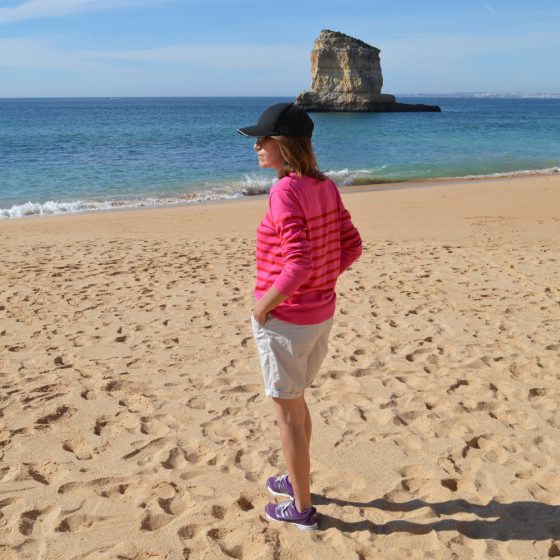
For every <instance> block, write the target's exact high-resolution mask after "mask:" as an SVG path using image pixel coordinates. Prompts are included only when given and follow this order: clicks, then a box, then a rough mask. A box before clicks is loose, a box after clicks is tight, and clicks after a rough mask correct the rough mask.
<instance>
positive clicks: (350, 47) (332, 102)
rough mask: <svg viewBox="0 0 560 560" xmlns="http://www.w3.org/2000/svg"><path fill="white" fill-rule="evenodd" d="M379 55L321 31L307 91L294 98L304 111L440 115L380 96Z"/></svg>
mask: <svg viewBox="0 0 560 560" xmlns="http://www.w3.org/2000/svg"><path fill="white" fill-rule="evenodd" d="M380 52H381V51H380V50H379V49H377V48H375V47H373V46H371V45H368V44H367V43H364V42H363V41H360V40H359V39H355V38H354V37H350V36H349V35H345V34H344V33H338V32H337V31H330V30H328V29H324V30H323V31H321V33H320V34H319V37H318V38H317V39H316V40H315V43H314V45H313V50H312V51H311V91H306V92H304V93H301V94H300V95H298V97H297V99H296V103H297V105H299V106H300V107H302V108H303V109H305V110H306V111H379V112H381V111H383V112H385V111H440V110H441V109H440V108H439V107H437V106H435V105H410V104H407V103H397V102H396V100H395V97H394V96H393V95H389V94H383V93H381V87H382V86H383V75H382V74H381V61H380V59H379V53H380Z"/></svg>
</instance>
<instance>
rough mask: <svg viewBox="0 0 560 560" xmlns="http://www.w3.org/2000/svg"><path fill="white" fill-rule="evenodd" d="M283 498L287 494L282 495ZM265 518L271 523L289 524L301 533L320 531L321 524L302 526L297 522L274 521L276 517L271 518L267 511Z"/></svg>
mask: <svg viewBox="0 0 560 560" xmlns="http://www.w3.org/2000/svg"><path fill="white" fill-rule="evenodd" d="M282 495H283V496H284V495H285V494H282ZM264 514H265V516H266V518H267V519H270V521H276V522H277V523H287V524H288V525H294V526H295V527H297V528H298V529H299V530H300V531H318V530H319V524H318V523H315V524H313V525H301V524H300V523H296V522H295V521H287V520H285V519H274V517H270V515H268V513H266V511H265V512H264Z"/></svg>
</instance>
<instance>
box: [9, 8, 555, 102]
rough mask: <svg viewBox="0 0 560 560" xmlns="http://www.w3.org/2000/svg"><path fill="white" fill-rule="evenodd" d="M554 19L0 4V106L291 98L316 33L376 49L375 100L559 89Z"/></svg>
mask: <svg viewBox="0 0 560 560" xmlns="http://www.w3.org/2000/svg"><path fill="white" fill-rule="evenodd" d="M559 22H560V2H559V1H558V0H541V1H538V0H536V1H534V2H527V1H526V0H525V1H521V0H422V1H419V0H392V1H391V2H388V1H387V0H383V1H377V0H344V1H342V0H336V1H335V0H310V1H306V0H299V1H293V0H283V1H282V2H274V1H270V0H258V1H257V0H134V1H133V0H27V1H25V0H7V1H2V0H0V97H56V96H191V95H194V96H198V95H201V96H206V95H211V96H229V95H234V96H236V95H240V96H246V95H259V96H261V95H264V96H295V95H297V94H298V93H300V92H301V91H304V90H306V89H309V85H310V63H309V53H310V51H311V48H312V46H313V41H314V39H315V38H316V37H317V35H318V34H319V32H320V30H321V29H333V30H336V31H342V32H344V33H347V34H349V35H352V36H354V37H358V38H359V39H362V40H364V41H366V42H368V43H370V44H373V45H375V46H376V47H378V48H379V49H381V65H382V70H383V77H384V87H383V92H385V93H394V94H406V93H452V92H465V91H492V92H502V93H506V92H526V93H537V92H542V93H560V56H559V53H560V33H559V32H558V25H559Z"/></svg>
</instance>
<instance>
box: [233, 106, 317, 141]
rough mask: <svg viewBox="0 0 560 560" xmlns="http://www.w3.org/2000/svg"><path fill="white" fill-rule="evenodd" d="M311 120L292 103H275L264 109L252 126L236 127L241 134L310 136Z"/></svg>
mask: <svg viewBox="0 0 560 560" xmlns="http://www.w3.org/2000/svg"><path fill="white" fill-rule="evenodd" d="M313 126H314V125H313V121H312V120H311V118H310V117H309V115H308V114H307V113H306V112H305V111H304V110H303V109H302V108H301V107H298V106H297V105H295V104H294V103H277V104H276V105H271V106H270V107H269V108H268V109H265V111H264V112H263V114H262V115H261V116H260V117H259V122H258V123H257V124H256V125H254V126H246V127H245V128H238V129H237V132H239V134H243V136H303V137H305V138H311V135H312V134H313Z"/></svg>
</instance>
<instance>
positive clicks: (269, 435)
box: [0, 174, 560, 560]
mask: <svg viewBox="0 0 560 560" xmlns="http://www.w3.org/2000/svg"><path fill="white" fill-rule="evenodd" d="M413 187H414V185H403V188H397V187H394V186H391V187H390V188H386V189H381V190H371V189H369V190H368V189H355V190H354V191H353V192H346V191H343V200H344V202H345V204H346V205H347V207H348V209H349V210H350V212H351V214H352V217H353V220H354V223H355V225H356V226H357V227H358V228H359V230H360V232H361V234H362V237H363V241H364V254H363V256H362V258H361V259H360V260H359V261H358V262H357V263H356V264H355V265H354V266H353V267H352V268H351V269H350V271H348V272H347V273H346V275H344V276H343V277H342V278H341V279H340V280H339V284H338V311H337V314H336V316H335V323H334V327H333V331H332V335H331V345H330V351H329V354H328V357H327V358H326V360H325V363H324V365H323V368H322V370H321V372H320V374H319V375H318V377H317V378H316V382H315V384H314V386H313V387H312V388H311V389H310V390H309V392H308V395H307V397H308V402H309V405H310V410H311V414H312V416H313V421H314V441H313V446H312V492H313V498H314V502H315V504H316V506H317V508H318V510H319V512H320V515H321V521H320V523H321V530H320V531H319V532H317V533H313V534H308V533H304V532H300V531H298V530H297V529H296V528H294V527H286V526H283V525H281V524H273V523H271V522H269V521H267V520H266V519H265V518H264V515H263V507H264V505H265V504H266V503H268V502H269V501H270V499H271V498H270V496H269V495H268V493H267V491H266V489H265V487H264V483H265V480H266V477H267V476H271V475H275V474H279V473H281V472H283V470H284V465H283V459H282V456H281V453H280V448H279V439H278V434H277V428H276V426H275V423H274V416H273V410H272V407H271V403H270V402H268V401H267V399H265V398H264V396H263V394H262V388H261V377H260V370H259V364H258V357H257V352H256V348H255V345H254V342H253V339H252V335H251V326H250V312H251V309H252V289H253V281H254V244H255V229H256V227H257V224H258V222H259V221H260V219H261V217H262V215H263V214H264V212H265V209H266V204H267V200H266V197H254V198H251V199H247V200H243V201H235V202H227V203H219V204H205V205H197V206H182V207H173V208H163V209H146V210H134V211H132V210H131V211H114V212H108V213H92V214H82V215H67V216H53V217H46V218H29V219H20V220H16V219H14V220H5V221H1V222H0V251H1V254H2V263H1V265H0V278H1V284H0V381H1V392H0V403H1V404H0V459H1V460H0V557H1V558H2V560H15V559H17V560H28V559H29V560H38V559H41V560H71V559H76V560H77V559H87V560H93V559H96V560H97V559H107V560H109V559H117V558H119V559H130V560H148V559H149V560H156V559H169V560H179V559H181V560H184V559H189V560H197V559H208V560H214V559H222V558H223V559H231V558H234V559H238V560H241V559H243V560H257V559H258V560H260V559H262V560H265V559H267V560H268V559H271V560H272V559H273V560H287V559H297V560H316V559H319V558H320V559H321V560H331V559H332V560H341V559H344V560H346V559H356V560H370V559H371V560H373V559H380V558H382V559H384V560H393V559H394V560H402V559H403V558H411V559H432V560H433V559H436V560H438V559H452V558H454V559H460V560H462V559H489V558H490V559H494V558H496V559H510V558H513V559H522V560H529V559H536V558H539V559H541V558H553V557H560V497H559V496H560V407H559V402H560V383H559V380H560V334H559V333H560V174H553V175H550V176H542V177H526V178H514V179H501V180H492V181H491V180H487V181H476V180H471V181H457V182H438V183H434V184H423V185H419V186H418V188H413Z"/></svg>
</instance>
